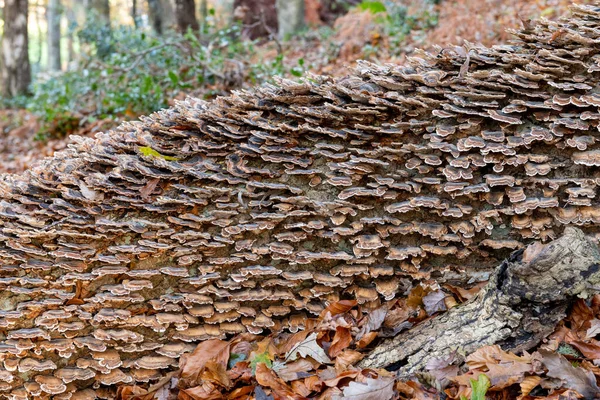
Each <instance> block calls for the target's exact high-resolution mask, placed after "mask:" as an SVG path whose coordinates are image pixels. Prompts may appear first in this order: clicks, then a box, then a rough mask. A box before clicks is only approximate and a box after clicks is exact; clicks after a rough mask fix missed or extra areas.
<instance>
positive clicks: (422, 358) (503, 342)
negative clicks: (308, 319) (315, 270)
mask: <svg viewBox="0 0 600 400" xmlns="http://www.w3.org/2000/svg"><path fill="white" fill-rule="evenodd" d="M599 270H600V252H599V250H598V247H597V246H596V244H594V243H593V242H591V241H590V240H589V239H588V238H586V236H585V235H584V233H583V232H582V231H581V230H579V229H577V228H567V229H566V230H565V233H564V235H563V236H562V237H561V238H560V239H558V240H555V241H553V242H551V243H549V244H547V245H540V244H534V245H531V246H529V247H528V248H527V249H526V250H525V251H518V252H515V253H514V254H513V255H512V256H511V257H510V258H509V259H508V260H506V261H504V262H503V263H502V264H501V265H500V266H499V267H498V269H497V270H496V272H495V273H494V274H493V275H492V278H491V279H490V281H489V282H488V284H487V285H486V286H485V288H484V289H482V291H481V292H480V293H479V294H478V295H477V296H476V297H475V298H473V299H472V300H471V301H469V302H467V303H465V304H463V305H460V306H458V307H455V308H453V309H452V310H450V311H448V312H447V313H445V314H443V315H441V316H439V317H437V318H432V319H430V320H428V321H426V322H424V323H422V324H421V325H418V326H416V327H415V328H413V329H410V330H409V331H406V332H404V333H402V334H400V335H398V336H396V337H394V338H392V339H389V340H387V341H384V342H383V343H382V344H381V345H379V346H377V347H376V348H375V349H374V350H373V351H372V352H371V354H369V356H367V357H366V358H365V359H364V360H363V361H362V362H361V363H360V366H361V367H363V368H382V367H386V368H388V369H391V370H398V371H399V375H400V376H401V377H408V376H410V375H412V374H414V373H416V372H419V371H422V370H424V369H425V367H426V365H427V363H428V361H430V360H431V359H433V358H445V357H448V356H449V355H450V354H451V353H453V352H458V353H459V354H470V353H472V352H474V351H475V350H477V349H478V348H480V347H482V346H486V345H492V344H498V345H500V346H501V347H502V348H503V349H505V350H509V351H514V352H516V351H522V350H528V349H530V348H532V347H534V346H536V345H537V344H539V343H540V341H541V340H542V339H543V338H544V337H546V336H547V335H548V334H550V333H551V332H552V331H553V330H554V328H555V326H556V324H558V322H559V321H560V320H562V319H563V318H564V317H565V311H566V309H567V308H568V306H569V304H570V303H571V301H572V300H573V299H574V298H575V297H577V296H585V295H586V292H587V291H588V290H590V289H591V288H593V287H594V286H595V285H597V284H598V281H599V279H600V272H599Z"/></svg>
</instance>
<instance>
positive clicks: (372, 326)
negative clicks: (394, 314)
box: [356, 306, 388, 340]
mask: <svg viewBox="0 0 600 400" xmlns="http://www.w3.org/2000/svg"><path fill="white" fill-rule="evenodd" d="M387 312H388V308H387V306H382V307H379V308H376V309H375V310H373V311H371V312H369V314H367V316H366V317H365V320H364V322H363V324H362V326H361V327H360V330H359V331H358V333H357V334H356V340H360V339H361V338H362V337H363V336H364V335H366V334H367V333H369V332H372V331H376V330H378V329H379V328H381V325H382V324H383V321H384V320H385V316H386V315H387Z"/></svg>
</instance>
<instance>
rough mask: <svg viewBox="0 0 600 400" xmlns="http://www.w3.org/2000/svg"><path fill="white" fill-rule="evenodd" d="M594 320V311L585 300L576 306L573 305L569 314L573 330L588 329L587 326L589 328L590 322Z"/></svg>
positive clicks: (578, 301) (577, 302)
mask: <svg viewBox="0 0 600 400" xmlns="http://www.w3.org/2000/svg"><path fill="white" fill-rule="evenodd" d="M593 319H594V311H593V310H592V309H591V308H590V307H589V306H588V305H587V304H586V303H585V300H583V299H578V300H577V301H576V302H575V304H573V308H572V309H571V313H570V314H569V320H570V321H571V329H573V330H575V331H579V330H582V329H586V326H587V328H589V326H590V321H591V320H593ZM586 330H587V329H586Z"/></svg>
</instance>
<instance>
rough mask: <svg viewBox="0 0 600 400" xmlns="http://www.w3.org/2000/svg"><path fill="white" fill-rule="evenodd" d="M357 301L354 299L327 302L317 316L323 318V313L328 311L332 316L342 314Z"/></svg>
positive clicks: (325, 313) (354, 305)
mask: <svg viewBox="0 0 600 400" xmlns="http://www.w3.org/2000/svg"><path fill="white" fill-rule="evenodd" d="M357 304H358V302H357V301H356V300H340V301H336V302H334V303H331V304H329V305H328V306H327V307H326V308H325V309H324V310H323V311H322V312H321V315H320V316H319V318H320V319H323V318H325V315H327V313H329V314H330V315H331V316H332V317H334V316H336V315H338V314H343V313H346V312H348V311H350V310H351V309H352V308H354V307H356V305H357Z"/></svg>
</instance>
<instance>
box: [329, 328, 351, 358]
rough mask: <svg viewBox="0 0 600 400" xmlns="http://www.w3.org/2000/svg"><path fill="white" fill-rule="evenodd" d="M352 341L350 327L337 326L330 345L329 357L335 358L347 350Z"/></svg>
mask: <svg viewBox="0 0 600 400" xmlns="http://www.w3.org/2000/svg"><path fill="white" fill-rule="evenodd" d="M350 343H352V335H351V334H350V329H348V328H344V327H342V326H338V327H337V328H335V335H334V336H333V341H332V342H331V346H330V347H329V357H331V358H334V357H336V356H337V355H338V354H340V353H341V352H342V351H343V350H345V349H346V348H347V347H348V346H349V345H350Z"/></svg>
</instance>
